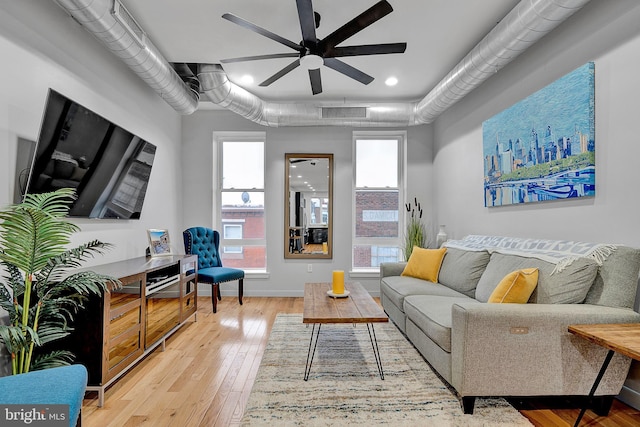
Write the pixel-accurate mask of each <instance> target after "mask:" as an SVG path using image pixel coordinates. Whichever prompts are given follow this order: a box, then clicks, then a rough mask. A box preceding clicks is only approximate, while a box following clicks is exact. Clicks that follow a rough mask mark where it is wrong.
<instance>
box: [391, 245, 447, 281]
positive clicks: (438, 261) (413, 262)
mask: <svg viewBox="0 0 640 427" xmlns="http://www.w3.org/2000/svg"><path fill="white" fill-rule="evenodd" d="M446 252H447V248H440V249H424V248H419V247H418V246H414V247H413V250H412V251H411V256H410V257H409V262H407V265H406V266H405V267H404V271H403V272H402V274H401V276H411V277H416V278H418V279H423V280H428V281H430V282H434V283H435V282H437V281H438V273H439V272H440V266H441V265H442V260H443V259H444V254H445V253H446Z"/></svg>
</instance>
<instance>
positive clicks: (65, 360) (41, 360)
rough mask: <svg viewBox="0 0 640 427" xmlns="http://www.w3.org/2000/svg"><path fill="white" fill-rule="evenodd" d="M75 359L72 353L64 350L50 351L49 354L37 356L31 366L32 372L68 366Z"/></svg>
mask: <svg viewBox="0 0 640 427" xmlns="http://www.w3.org/2000/svg"><path fill="white" fill-rule="evenodd" d="M74 359H75V357H74V355H73V353H71V352H70V351H65V350H57V351H52V352H50V353H47V354H44V355H40V356H37V357H36V358H35V359H34V361H33V365H32V370H34V371H39V370H42V369H50V368H57V367H59V366H67V365H70V364H71V363H72V362H73V360H74Z"/></svg>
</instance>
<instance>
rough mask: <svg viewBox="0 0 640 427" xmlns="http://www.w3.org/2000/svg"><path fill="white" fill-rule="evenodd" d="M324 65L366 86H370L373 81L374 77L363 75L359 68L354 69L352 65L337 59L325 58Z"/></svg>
mask: <svg viewBox="0 0 640 427" xmlns="http://www.w3.org/2000/svg"><path fill="white" fill-rule="evenodd" d="M324 65H326V66H327V67H329V68H331V69H333V70H336V71H337V72H339V73H342V74H344V75H345V76H347V77H351V78H352V79H354V80H357V81H359V82H360V83H362V84H365V85H368V84H369V83H371V82H372V81H373V77H371V76H370V75H368V74H366V73H363V72H362V71H360V70H358V69H357V68H354V67H352V66H351V65H349V64H347V63H345V62H342V61H340V60H339V59H336V58H325V59H324Z"/></svg>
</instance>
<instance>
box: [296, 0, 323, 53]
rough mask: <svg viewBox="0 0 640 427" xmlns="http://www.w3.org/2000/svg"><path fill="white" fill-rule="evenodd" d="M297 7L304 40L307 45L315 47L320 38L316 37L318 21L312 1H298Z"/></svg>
mask: <svg viewBox="0 0 640 427" xmlns="http://www.w3.org/2000/svg"><path fill="white" fill-rule="evenodd" d="M296 5H297V6H298V19H300V29H301V30H302V40H304V41H305V43H312V44H314V45H315V43H316V41H317V40H318V38H317V37H316V19H315V16H314V14H313V5H312V4H311V0H296Z"/></svg>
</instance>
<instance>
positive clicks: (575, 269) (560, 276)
mask: <svg viewBox="0 0 640 427" xmlns="http://www.w3.org/2000/svg"><path fill="white" fill-rule="evenodd" d="M555 267H556V266H555V264H552V263H550V262H547V261H543V260H541V259H539V258H534V257H522V256H518V255H511V254H502V253H499V252H494V253H493V254H491V260H490V261H489V264H487V268H486V269H485V271H484V273H482V277H480V281H479V282H478V286H477V287H476V299H477V300H478V301H481V302H487V301H488V300H489V296H490V295H491V293H492V292H493V290H494V289H495V288H496V286H497V285H498V283H500V280H502V278H503V277H504V276H506V275H507V274H508V273H510V272H512V271H515V270H520V269H523V268H537V269H538V286H537V288H536V290H535V291H534V292H533V294H532V295H531V298H530V299H529V302H535V303H538V304H576V303H581V302H583V301H584V299H585V297H586V296H587V292H589V288H591V285H592V284H593V282H594V279H595V277H596V274H597V272H598V264H597V263H596V262H595V261H594V260H592V259H589V258H578V259H576V260H574V261H573V262H572V263H571V264H569V265H568V266H566V267H565V268H564V269H562V270H561V271H556V272H554V269H555ZM552 273H553V274H552Z"/></svg>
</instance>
